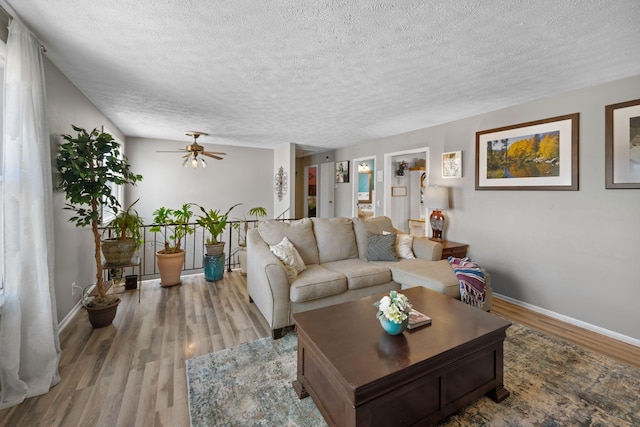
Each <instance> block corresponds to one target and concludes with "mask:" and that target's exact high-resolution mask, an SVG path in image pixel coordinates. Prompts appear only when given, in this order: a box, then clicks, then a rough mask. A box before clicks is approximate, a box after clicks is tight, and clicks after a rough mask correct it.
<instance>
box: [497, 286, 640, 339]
mask: <svg viewBox="0 0 640 427" xmlns="http://www.w3.org/2000/svg"><path fill="white" fill-rule="evenodd" d="M493 295H494V296H495V297H497V298H500V299H502V300H505V301H507V302H510V303H511V304H514V305H517V306H519V307H523V308H526V309H527V310H531V311H535V312H536V313H540V314H544V315H545V316H549V317H552V318H554V319H558V320H561V321H563V322H565V323H569V324H571V325H574V326H578V327H580V328H583V329H587V330H589V331H592V332H595V333H598V334H600V335H604V336H606V337H609V338H613V339H615V340H618V341H622V342H624V343H627V344H631V345H634V346H636V347H640V340H638V339H635V338H631V337H629V336H626V335H622V334H619V333H618V332H613V331H610V330H608V329H604V328H601V327H599V326H596V325H592V324H590V323H586V322H583V321H581V320H578V319H574V318H573V317H569V316H565V315H564V314H559V313H556V312H554V311H550V310H547V309H545V308H541V307H538V306H535V305H532V304H528V303H526V302H523V301H520V300H517V299H514V298H511V297H508V296H506V295H502V294H498V293H495V292H494V293H493Z"/></svg>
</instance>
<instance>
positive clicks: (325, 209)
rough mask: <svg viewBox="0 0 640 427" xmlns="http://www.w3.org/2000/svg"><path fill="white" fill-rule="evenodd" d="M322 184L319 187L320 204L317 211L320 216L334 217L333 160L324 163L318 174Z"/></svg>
mask: <svg viewBox="0 0 640 427" xmlns="http://www.w3.org/2000/svg"><path fill="white" fill-rule="evenodd" d="M318 179H319V182H320V185H319V186H318V188H317V193H318V205H317V207H316V212H317V214H318V217H320V218H333V216H334V215H335V209H334V203H333V196H334V191H335V185H336V182H335V165H334V163H333V162H329V163H322V164H321V165H320V174H319V176H318Z"/></svg>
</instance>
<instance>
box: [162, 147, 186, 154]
mask: <svg viewBox="0 0 640 427" xmlns="http://www.w3.org/2000/svg"><path fill="white" fill-rule="evenodd" d="M185 151H187V150H185V149H184V148H180V149H179V150H156V153H183V152H185Z"/></svg>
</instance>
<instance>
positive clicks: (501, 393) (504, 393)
mask: <svg viewBox="0 0 640 427" xmlns="http://www.w3.org/2000/svg"><path fill="white" fill-rule="evenodd" d="M510 394H511V392H510V391H509V390H507V389H506V388H504V386H502V385H501V386H499V387H497V388H494V389H493V390H491V391H490V392H488V393H487V396H489V397H490V398H491V399H492V400H493V401H494V402H496V403H500V402H502V401H503V400H505V399H506V398H507V397H509V395H510Z"/></svg>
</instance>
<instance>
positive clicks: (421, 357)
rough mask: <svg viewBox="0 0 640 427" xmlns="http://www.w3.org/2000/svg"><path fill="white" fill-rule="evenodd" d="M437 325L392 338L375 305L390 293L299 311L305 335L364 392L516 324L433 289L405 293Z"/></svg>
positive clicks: (301, 330)
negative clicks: (380, 381) (379, 381)
mask: <svg viewBox="0 0 640 427" xmlns="http://www.w3.org/2000/svg"><path fill="white" fill-rule="evenodd" d="M400 293H403V294H405V295H406V296H407V298H409V301H410V302H411V304H412V305H413V307H414V308H415V309H416V310H418V311H421V312H423V313H425V314H426V315H427V316H430V317H431V318H432V324H431V325H428V326H423V327H420V328H417V329H414V330H407V331H405V332H404V333H403V334H402V335H397V336H392V335H389V334H387V333H386V332H385V331H384V330H383V329H382V327H381V326H380V321H379V320H378V319H377V318H376V312H377V309H376V308H375V307H374V306H373V303H374V302H375V301H378V300H379V299H380V298H382V296H383V295H384V294H381V295H379V296H377V297H368V298H363V299H360V300H356V301H350V302H346V303H342V304H336V305H333V306H329V307H324V308H320V309H316V310H311V311H306V312H302V313H296V314H294V315H293V318H294V320H295V322H296V324H297V325H298V328H299V333H300V334H306V335H307V336H308V337H309V338H310V340H311V341H312V342H313V344H314V346H315V347H316V348H317V349H318V350H319V351H321V352H322V353H323V354H324V356H325V357H326V358H327V359H328V360H329V361H330V363H331V364H332V365H333V367H334V368H335V369H336V370H337V371H338V372H339V373H340V375H341V376H342V377H343V378H344V379H345V380H346V381H347V383H348V384H351V385H352V387H353V388H356V389H357V388H359V387H362V386H365V385H367V384H370V383H372V382H373V381H375V380H377V379H380V378H382V377H385V376H386V375H389V374H392V373H394V372H397V371H399V370H402V369H405V368H408V367H410V366H412V365H415V364H418V363H422V362H424V361H425V360H427V359H442V360H446V356H447V353H448V352H452V351H455V350H456V349H459V347H461V346H465V345H473V342H474V341H475V340H481V338H482V337H485V336H487V335H491V334H503V333H504V331H505V330H506V329H507V328H508V327H509V326H510V325H511V323H510V322H509V321H507V320H505V319H503V318H501V317H498V316H496V315H494V314H491V313H487V312H485V311H483V310H480V309H478V308H475V307H472V306H469V305H467V304H464V303H462V302H460V301H457V300H454V299H452V298H449V297H447V296H445V295H442V294H440V293H438V292H435V291H432V290H430V289H426V288H423V287H421V286H417V287H414V288H410V289H405V290H402V291H400Z"/></svg>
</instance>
